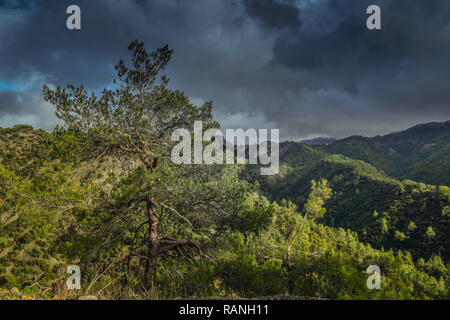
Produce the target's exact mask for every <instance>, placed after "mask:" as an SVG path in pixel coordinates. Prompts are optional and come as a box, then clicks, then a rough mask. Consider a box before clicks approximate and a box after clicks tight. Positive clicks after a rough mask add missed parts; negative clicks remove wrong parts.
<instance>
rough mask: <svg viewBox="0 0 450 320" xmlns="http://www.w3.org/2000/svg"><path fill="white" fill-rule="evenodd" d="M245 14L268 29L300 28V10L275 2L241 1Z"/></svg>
mask: <svg viewBox="0 0 450 320" xmlns="http://www.w3.org/2000/svg"><path fill="white" fill-rule="evenodd" d="M243 4H244V7H245V13H246V14H248V15H249V16H251V17H254V18H256V19H258V20H259V21H260V22H261V23H262V25H263V26H264V27H266V28H268V29H283V28H298V27H300V24H301V22H300V19H299V12H300V10H299V9H298V8H297V7H296V6H294V5H290V4H285V3H278V2H277V1H275V0H243Z"/></svg>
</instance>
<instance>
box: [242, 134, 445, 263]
mask: <svg viewBox="0 0 450 320" xmlns="http://www.w3.org/2000/svg"><path fill="white" fill-rule="evenodd" d="M362 139H365V138H362ZM369 141H370V140H369ZM411 154H412V152H411ZM375 155H379V154H377V153H375ZM379 157H380V158H381V155H380V156H379ZM280 164H281V166H280V173H279V174H278V175H274V176H267V177H263V176H260V175H259V171H258V170H257V168H256V167H254V166H248V168H247V171H246V174H245V175H243V178H245V179H248V180H250V181H258V182H259V184H260V187H261V190H262V192H263V194H264V195H265V196H267V197H268V198H269V199H272V200H276V201H281V200H283V199H287V200H291V201H293V202H294V203H296V204H297V205H298V206H299V208H302V206H303V205H304V203H305V200H306V197H307V195H308V192H309V184H310V181H311V180H313V179H315V180H317V179H321V178H325V179H327V180H328V181H329V183H330V186H331V188H332V190H333V192H334V195H333V197H332V198H331V199H330V200H329V201H328V202H327V204H326V205H325V207H326V209H327V212H326V214H325V216H324V218H323V219H322V222H323V223H325V224H327V225H329V226H332V227H343V228H349V229H351V230H354V231H357V232H358V235H359V237H360V239H361V240H363V241H365V242H369V243H371V244H372V245H373V246H375V247H377V248H381V247H384V248H394V249H405V250H408V251H410V252H411V253H413V254H414V256H416V257H419V256H424V257H425V256H427V257H429V256H432V255H434V254H441V255H443V256H445V257H447V258H448V257H450V251H449V249H450V242H449V237H448V235H449V234H450V215H449V212H450V211H449V210H450V209H449V208H450V190H449V188H447V187H436V186H432V185H425V184H423V183H417V182H413V181H403V182H401V181H399V180H396V179H394V178H391V177H389V176H388V175H387V174H386V173H384V172H383V171H380V170H378V169H377V168H375V167H374V166H372V165H370V164H368V163H366V162H364V161H360V160H354V159H351V158H348V157H345V156H342V155H329V154H327V153H326V152H325V150H324V149H323V148H316V147H312V146H308V145H305V144H299V143H293V142H286V143H282V144H281V145H280Z"/></svg>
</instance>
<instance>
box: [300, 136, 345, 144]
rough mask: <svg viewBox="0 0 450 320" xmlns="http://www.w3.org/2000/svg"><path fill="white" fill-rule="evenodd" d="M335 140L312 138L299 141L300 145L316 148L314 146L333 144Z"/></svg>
mask: <svg viewBox="0 0 450 320" xmlns="http://www.w3.org/2000/svg"><path fill="white" fill-rule="evenodd" d="M336 140H337V139H336V138H321V137H319V138H313V139H305V140H300V141H299V142H300V143H304V144H308V145H310V146H316V145H327V144H330V143H333V142H335V141H336Z"/></svg>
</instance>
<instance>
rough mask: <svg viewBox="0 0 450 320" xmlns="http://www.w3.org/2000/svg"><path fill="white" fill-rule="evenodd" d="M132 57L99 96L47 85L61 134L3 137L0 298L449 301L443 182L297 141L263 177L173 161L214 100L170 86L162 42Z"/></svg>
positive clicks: (18, 131)
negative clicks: (74, 285) (76, 276)
mask: <svg viewBox="0 0 450 320" xmlns="http://www.w3.org/2000/svg"><path fill="white" fill-rule="evenodd" d="M129 50H130V53H131V60H132V65H131V67H127V66H126V64H125V63H124V62H123V61H120V62H119V63H118V65H117V66H116V71H117V79H116V83H119V85H117V87H116V88H114V89H105V90H104V91H103V92H102V94H101V96H100V97H97V96H95V95H94V94H91V93H90V92H88V91H87V90H86V89H85V88H84V87H83V86H80V87H75V86H72V85H69V86H67V87H66V88H64V89H63V88H61V87H56V88H49V87H44V90H43V93H44V99H45V100H46V101H48V102H49V103H51V104H53V105H54V106H55V109H56V114H57V116H58V117H59V118H60V119H62V120H63V122H64V126H63V127H57V128H55V130H54V131H53V132H51V133H49V132H45V131H43V130H34V129H33V128H31V127H29V126H16V127H14V128H7V129H0V152H1V153H0V161H1V164H0V299H30V298H31V299H75V298H78V297H80V296H83V295H95V296H96V297H98V298H100V299H167V298H199V297H200V298H202V297H203V298H205V297H226V298H253V297H291V298H302V297H303V298H305V297H308V298H314V299H317V298H329V299H448V298H449V297H450V292H449V287H450V286H449V284H450V264H449V261H448V257H449V254H450V253H449V251H448V249H449V243H448V241H449V240H448V239H449V232H450V230H449V214H450V213H449V197H450V195H449V190H448V188H447V187H445V186H440V187H436V186H433V185H427V184H424V183H420V182H413V181H399V180H396V179H394V178H391V177H390V176H388V175H387V174H386V173H383V172H381V171H380V170H378V169H377V168H376V167H375V166H373V165H371V164H369V163H367V162H364V161H361V160H354V159H351V158H348V157H345V156H343V155H339V154H330V150H327V149H326V148H323V147H311V146H307V145H305V144H298V143H284V144H282V145H281V146H280V151H281V167H280V173H279V174H278V175H274V176H269V177H265V178H262V176H260V175H259V169H258V168H256V167H255V166H250V165H230V166H220V165H176V164H174V163H173V162H172V161H170V151H171V150H172V148H173V145H174V141H172V140H171V139H170V136H171V132H172V129H173V128H175V127H178V126H181V127H184V128H188V129H190V130H191V129H192V128H193V123H194V122H195V121H200V120H201V121H203V123H204V128H205V129H206V128H217V127H218V124H217V122H215V121H214V119H213V117H212V104H211V103H209V102H208V103H205V104H204V105H202V106H200V107H198V106H195V105H193V104H191V102H190V101H189V99H188V98H187V96H186V95H185V94H184V93H183V92H180V91H177V90H171V89H169V88H168V86H167V85H168V79H167V78H166V77H164V76H161V75H160V73H161V72H162V70H164V69H165V67H166V65H167V63H168V62H169V60H170V56H171V50H169V49H168V47H162V48H159V49H157V50H156V51H153V52H150V53H149V52H147V51H146V50H145V48H144V46H143V43H140V42H138V41H134V42H132V43H131V44H130V46H129ZM162 106H164V107H162ZM436 143H437V142H436ZM439 150H441V149H439ZM436 151H437V149H436ZM408 152H410V151H408ZM411 154H412V151H411ZM439 155H440V153H439V154H436V155H435V156H436V157H439ZM421 161H425V158H423V159H422V160H421ZM436 161H438V160H436ZM413 162H414V161H413ZM414 164H415V165H418V164H419V162H415V163H414ZM415 169H416V170H417V171H416V172H419V171H420V170H419V168H418V167H415ZM385 172H387V171H385ZM69 265H78V266H79V267H80V269H81V275H82V276H81V289H80V290H69V289H68V288H67V286H66V280H67V278H68V276H69V275H68V274H67V273H66V272H67V267H68V266H69ZM371 265H377V266H379V267H380V269H381V272H382V278H381V281H382V282H381V289H379V290H371V289H369V288H368V287H367V279H368V277H369V274H367V273H366V270H367V268H368V267H369V266H371Z"/></svg>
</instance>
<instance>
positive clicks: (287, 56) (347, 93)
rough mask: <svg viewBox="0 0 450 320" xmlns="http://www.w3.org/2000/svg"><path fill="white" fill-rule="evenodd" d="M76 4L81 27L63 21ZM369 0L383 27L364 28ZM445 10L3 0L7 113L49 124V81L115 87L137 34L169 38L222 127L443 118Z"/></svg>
mask: <svg viewBox="0 0 450 320" xmlns="http://www.w3.org/2000/svg"><path fill="white" fill-rule="evenodd" d="M70 4H77V5H79V6H80V7H81V11H82V30H81V31H69V30H67V28H66V27H65V20H66V18H67V15H66V13H65V11H66V8H67V6H68V5H70ZM371 4H377V5H379V6H380V8H381V10H382V30H380V31H370V30H368V29H367V28H366V19H367V17H368V15H367V14H366V13H365V11H366V8H367V7H368V6H369V5H371ZM449 15H450V2H448V1H445V0H417V1H404V0H399V1H388V0H385V1H384V0H377V1H373V0H371V1H366V0H297V1H295V0H285V1H282V0H278V1H277V0H195V1H187V0H173V1H167V0H147V1H146V0H134V1H126V0H117V1H108V0H96V1H87V0H85V1H74V0H72V1H65V0H61V1H51V0H35V1H20V0H0V58H1V59H0V125H1V126H10V125H12V124H14V123H29V124H32V125H35V126H38V127H43V128H46V129H49V130H50V129H51V128H52V127H53V126H54V125H55V123H56V119H55V118H54V116H53V113H52V107H51V106H48V105H46V104H44V103H43V101H42V96H41V93H40V87H41V86H42V84H43V83H49V84H61V85H65V84H68V83H74V84H80V83H83V84H85V85H86V86H88V87H90V88H92V89H93V90H100V89H101V88H103V87H105V86H109V85H110V83H111V79H112V77H113V75H114V72H113V71H114V70H113V66H114V65H115V63H116V62H117V61H118V60H119V59H120V58H124V57H125V58H126V57H127V51H126V47H127V45H128V43H129V42H130V41H132V40H134V39H136V38H137V39H140V40H143V41H144V42H145V43H146V46H147V47H148V48H149V49H152V48H156V47H158V46H161V45H163V44H165V43H168V44H169V46H170V47H172V48H173V49H174V50H175V52H174V58H173V60H172V61H171V63H170V65H169V68H168V70H167V73H168V75H169V76H170V78H171V86H172V87H174V88H177V89H181V90H184V91H185V92H186V93H187V94H188V95H189V96H190V97H191V98H192V100H193V101H195V102H198V103H201V102H202V101H207V100H213V102H214V112H215V115H216V117H217V119H218V120H219V121H220V122H221V123H222V124H223V126H225V127H230V128H231V127H244V128H245V127H269V128H273V127H277V128H280V129H281V131H280V133H281V135H282V137H284V138H307V137H312V136H319V135H320V136H337V137H343V136H347V135H351V134H362V135H375V134H382V133H387V132H390V131H397V130H401V129H404V128H406V127H408V126H411V125H414V124H416V123H420V122H427V121H444V120H448V119H450V107H449V103H450V59H449V58H448V57H449V56H450V41H449V40H448V39H450V20H449V19H448V16H449ZM14 83H20V84H25V85H21V86H13V85H11V84H14Z"/></svg>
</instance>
